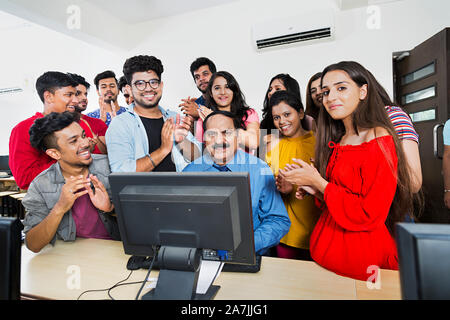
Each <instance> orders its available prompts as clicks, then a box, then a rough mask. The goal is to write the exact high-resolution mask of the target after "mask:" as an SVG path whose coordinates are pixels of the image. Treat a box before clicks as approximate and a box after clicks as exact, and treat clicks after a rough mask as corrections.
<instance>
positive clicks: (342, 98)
mask: <svg viewBox="0 0 450 320" xmlns="http://www.w3.org/2000/svg"><path fill="white" fill-rule="evenodd" d="M322 95H323V105H324V107H325V109H326V110H327V112H328V113H329V114H330V116H331V117H332V118H333V119H335V120H346V119H348V118H349V117H350V116H351V115H352V114H353V112H354V111H355V110H356V109H357V108H358V106H359V103H360V101H361V100H364V99H365V98H366V96H367V84H364V85H362V86H361V87H358V85H357V84H356V83H355V82H354V81H353V80H352V79H351V78H350V76H349V75H348V74H347V72H345V71H341V70H334V71H330V72H327V73H326V74H325V76H324V77H323V81H322Z"/></svg>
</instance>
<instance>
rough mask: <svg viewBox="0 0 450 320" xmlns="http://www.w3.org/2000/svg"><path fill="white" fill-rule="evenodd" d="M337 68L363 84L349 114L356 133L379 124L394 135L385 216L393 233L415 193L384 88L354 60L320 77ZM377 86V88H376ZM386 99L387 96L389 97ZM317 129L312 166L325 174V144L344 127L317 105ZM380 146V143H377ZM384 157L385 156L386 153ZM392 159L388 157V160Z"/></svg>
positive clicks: (337, 137) (327, 154) (408, 210)
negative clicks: (392, 181) (362, 94)
mask: <svg viewBox="0 0 450 320" xmlns="http://www.w3.org/2000/svg"><path fill="white" fill-rule="evenodd" d="M334 70H340V71H344V72H346V73H347V74H348V76H349V77H350V78H351V79H352V80H353V81H354V82H355V83H356V84H357V85H358V87H361V86H363V85H367V95H366V98H365V99H364V100H362V101H360V103H359V105H358V107H357V109H356V110H355V111H354V112H353V114H352V120H353V127H354V130H355V132H356V133H358V128H364V129H371V128H376V127H382V128H384V129H386V130H387V131H388V132H389V134H390V135H391V136H392V138H393V139H394V143H395V150H396V153H397V158H398V162H397V163H398V165H397V172H396V173H395V172H393V174H394V175H395V174H396V176H397V190H396V193H395V197H394V200H393V201H392V205H391V208H390V211H389V215H388V217H387V219H386V226H387V228H388V230H389V232H390V233H391V234H392V235H394V234H395V229H394V227H395V223H396V222H400V221H404V218H405V215H406V214H407V213H411V214H412V213H413V212H414V200H415V199H416V196H415V195H414V193H413V191H412V181H411V178H410V176H409V170H408V166H406V165H404V164H406V163H407V162H406V156H405V153H404V151H403V148H402V146H401V144H400V139H399V138H398V136H397V134H396V131H395V129H394V127H393V125H392V122H391V121H390V119H389V117H388V115H387V112H386V110H385V99H386V96H387V94H386V96H382V94H380V92H382V91H384V92H386V91H385V90H384V89H382V87H381V86H380V84H379V83H378V82H377V81H374V80H375V77H373V75H372V74H370V73H369V72H368V71H367V70H366V69H365V68H364V67H363V66H362V65H360V64H359V63H357V62H354V61H342V62H339V63H336V64H332V65H330V66H328V67H326V68H325V69H324V70H323V72H322V81H321V85H322V82H323V77H325V75H326V74H327V73H328V72H331V71H334ZM380 88H381V89H380ZM389 100H390V99H389ZM318 128H319V129H320V130H318V132H317V137H316V152H315V166H316V167H317V169H318V171H319V172H320V174H321V175H322V177H326V169H327V166H328V161H329V159H330V156H331V153H332V149H331V148H329V147H328V144H329V142H330V141H332V142H334V143H339V142H340V140H341V139H342V137H343V136H344V134H345V127H344V124H343V122H342V121H341V120H334V119H333V118H332V117H331V116H330V115H329V114H328V112H327V111H326V110H325V108H321V109H320V112H319V119H318ZM380 147H381V146H380ZM386 158H387V159H389V157H388V156H387V155H386ZM388 162H389V163H392V161H388Z"/></svg>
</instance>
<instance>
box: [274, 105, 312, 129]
mask: <svg viewBox="0 0 450 320" xmlns="http://www.w3.org/2000/svg"><path fill="white" fill-rule="evenodd" d="M303 117H304V113H303V110H302V111H300V112H298V111H297V110H295V109H294V108H292V107H291V106H290V105H288V104H286V103H285V102H280V103H279V104H277V105H275V106H273V107H272V118H273V124H274V126H275V128H277V129H278V130H280V133H281V134H282V135H283V136H285V137H288V138H297V137H300V136H301V134H302V125H301V123H300V121H301V120H302V119H303Z"/></svg>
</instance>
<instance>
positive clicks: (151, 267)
mask: <svg viewBox="0 0 450 320" xmlns="http://www.w3.org/2000/svg"><path fill="white" fill-rule="evenodd" d="M159 248H160V247H159V246H158V247H156V249H155V248H154V249H153V252H154V253H155V254H154V255H153V259H152V263H151V264H150V267H149V268H148V272H147V275H146V276H145V280H144V281H143V282H142V285H141V287H140V288H139V291H138V293H137V295H136V298H135V299H134V300H137V299H138V298H139V296H140V295H141V292H142V289H143V288H144V286H145V284H146V283H147V281H148V277H149V275H150V272H151V271H152V269H153V263H154V262H155V260H156V259H158V252H159Z"/></svg>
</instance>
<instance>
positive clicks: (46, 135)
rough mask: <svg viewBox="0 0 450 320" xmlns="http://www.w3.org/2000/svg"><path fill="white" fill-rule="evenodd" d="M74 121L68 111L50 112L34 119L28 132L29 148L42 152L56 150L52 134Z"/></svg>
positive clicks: (55, 142)
mask: <svg viewBox="0 0 450 320" xmlns="http://www.w3.org/2000/svg"><path fill="white" fill-rule="evenodd" d="M76 119H77V118H76V116H75V115H74V114H73V113H72V112H69V111H66V112H63V113H58V112H52V113H50V114H48V115H46V116H45V117H43V118H39V119H36V120H35V121H34V124H33V125H32V126H31V128H30V130H29V133H30V143H31V146H32V147H33V148H35V149H37V150H39V151H42V152H45V151H46V150H47V149H50V148H55V149H58V143H57V139H56V137H55V135H54V133H55V132H56V131H60V130H62V129H64V128H67V127H68V126H70V125H71V124H72V123H73V122H75V121H76Z"/></svg>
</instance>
